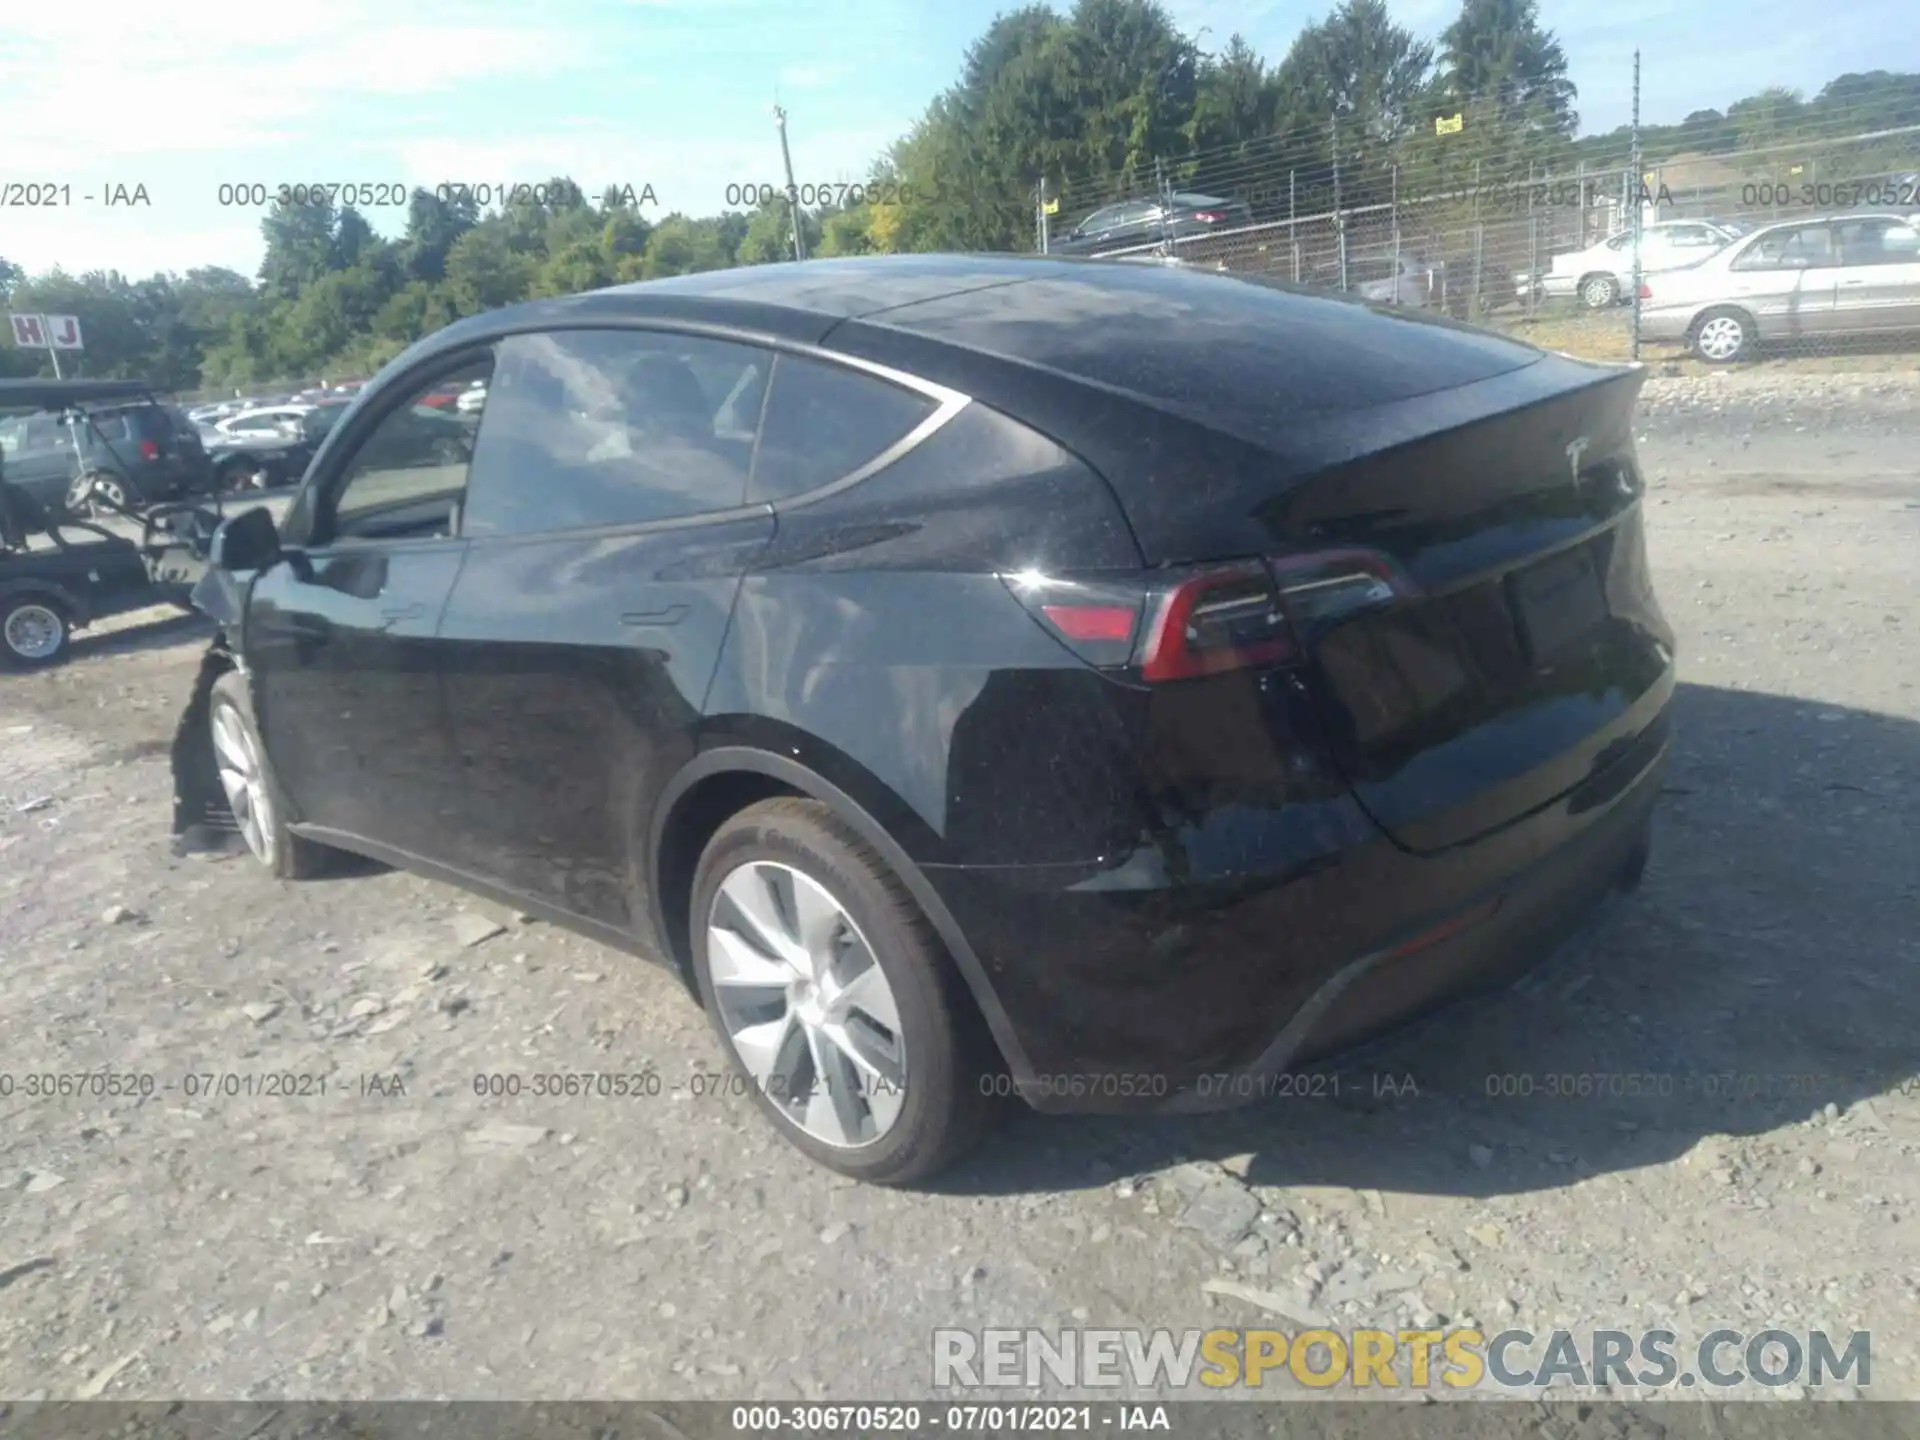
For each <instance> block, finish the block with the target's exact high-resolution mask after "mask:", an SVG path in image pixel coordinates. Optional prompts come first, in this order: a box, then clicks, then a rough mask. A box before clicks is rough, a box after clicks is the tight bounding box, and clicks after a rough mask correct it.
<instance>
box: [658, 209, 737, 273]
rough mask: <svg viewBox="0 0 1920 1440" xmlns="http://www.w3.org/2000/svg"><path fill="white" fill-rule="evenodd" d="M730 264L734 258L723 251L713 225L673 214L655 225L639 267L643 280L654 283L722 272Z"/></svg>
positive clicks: (718, 230)
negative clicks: (700, 272) (705, 273)
mask: <svg viewBox="0 0 1920 1440" xmlns="http://www.w3.org/2000/svg"><path fill="white" fill-rule="evenodd" d="M732 263H733V256H732V255H731V254H730V253H729V252H728V251H727V249H726V248H725V245H724V243H723V241H722V237H721V233H720V227H719V225H718V224H717V223H716V222H714V221H712V220H695V219H692V218H691V217H689V216H686V215H682V214H679V213H678V212H675V213H674V214H672V215H669V216H667V218H666V219H664V220H662V221H661V222H660V223H659V224H658V225H656V226H654V228H653V233H652V234H651V235H649V236H648V237H647V253H646V257H645V261H644V264H643V265H642V267H641V268H642V272H643V278H644V279H647V280H657V279H660V278H662V277H664V276H668V275H689V274H692V273H693V272H695V271H698V270H724V269H725V268H726V267H727V266H728V265H730V264H732Z"/></svg>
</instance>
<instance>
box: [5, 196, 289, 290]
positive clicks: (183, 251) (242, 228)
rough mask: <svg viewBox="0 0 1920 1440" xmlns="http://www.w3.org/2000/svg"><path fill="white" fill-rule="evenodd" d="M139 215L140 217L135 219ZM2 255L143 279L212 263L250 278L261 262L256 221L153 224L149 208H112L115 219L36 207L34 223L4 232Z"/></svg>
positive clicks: (32, 265)
mask: <svg viewBox="0 0 1920 1440" xmlns="http://www.w3.org/2000/svg"><path fill="white" fill-rule="evenodd" d="M134 217H140V218H134ZM5 243H6V249H5V252H4V253H5V254H6V258H7V259H9V260H11V261H13V262H14V263H15V264H17V265H21V266H24V267H25V268H26V270H27V272H28V273H29V274H35V275H37V274H40V273H41V272H43V271H47V270H51V269H53V268H55V267H56V266H57V267H59V268H60V269H62V270H65V271H67V272H68V273H69V274H73V275H79V274H84V273H85V272H87V271H89V270H118V271H120V272H122V273H123V274H125V275H126V276H127V277H128V278H129V279H135V280H138V279H144V278H145V277H146V276H148V275H151V274H153V273H154V272H155V271H156V270H171V271H175V272H177V273H184V272H185V271H188V270H197V269H199V268H201V267H202V266H209V265H217V266H223V267H225V268H227V269H230V270H238V271H239V272H240V273H241V274H242V275H246V276H249V277H251V276H252V275H253V273H254V271H256V270H257V269H259V267H260V256H261V252H262V249H263V247H262V244H261V240H260V226H259V224H258V222H257V221H240V222H236V223H233V224H227V225H212V226H203V227H195V228H187V229H179V228H174V227H170V226H156V225H154V224H153V222H152V219H151V216H150V212H149V214H148V215H146V216H142V212H140V211H137V210H126V211H119V212H116V218H114V219H111V220H109V219H106V218H104V217H97V216H90V215H85V214H81V215H75V214H74V213H73V212H69V211H58V210H45V211H41V212H39V217H38V218H37V220H36V223H34V224H32V225H20V226H16V227H14V228H13V229H11V230H9V231H8V233H7V235H6V241H5Z"/></svg>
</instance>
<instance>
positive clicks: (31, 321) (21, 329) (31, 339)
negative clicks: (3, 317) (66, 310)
mask: <svg viewBox="0 0 1920 1440" xmlns="http://www.w3.org/2000/svg"><path fill="white" fill-rule="evenodd" d="M7 318H8V319H9V320H11V321H12V322H13V343H14V344H15V345H17V346H19V347H20V348H21V349H22V350H45V349H46V348H47V317H46V316H44V315H9V316H8V317H7Z"/></svg>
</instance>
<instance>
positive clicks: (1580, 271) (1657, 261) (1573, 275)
mask: <svg viewBox="0 0 1920 1440" xmlns="http://www.w3.org/2000/svg"><path fill="white" fill-rule="evenodd" d="M1737 235H1738V230H1737V228H1736V227H1735V226H1733V225H1729V224H1727V223H1725V222H1724V221H1719V220H1659V221H1655V222H1654V223H1652V224H1650V225H1643V226H1641V227H1640V273H1641V274H1643V275H1646V274H1651V273H1655V272H1658V271H1662V270H1671V269H1674V268H1676V267H1678V266H1682V265H1691V264H1693V263H1694V262H1695V261H1697V260H1700V259H1703V258H1704V257H1706V256H1708V255H1711V254H1713V253H1714V252H1715V251H1716V250H1719V249H1721V248H1722V247H1723V246H1725V245H1726V244H1727V242H1728V241H1730V240H1733V239H1735V238H1736V236H1737ZM1513 279H1514V284H1515V286H1516V287H1517V288H1518V289H1519V291H1520V293H1521V294H1523V295H1524V294H1525V293H1526V291H1527V288H1528V286H1529V285H1531V286H1532V287H1533V288H1534V289H1535V290H1536V291H1537V293H1538V294H1539V295H1540V296H1541V298H1543V299H1547V300H1564V299H1568V298H1570V297H1574V296H1577V297H1578V298H1579V300H1580V303H1581V304H1582V305H1584V306H1586V307H1587V308H1588V309H1589V310H1604V309H1606V308H1607V307H1608V306H1609V305H1617V304H1619V303H1620V302H1621V301H1622V300H1627V299H1631V298H1632V296H1633V232H1632V231H1631V230H1622V231H1620V232H1619V233H1618V234H1616V235H1610V236H1608V237H1607V238H1606V239H1605V240H1602V241H1599V242H1598V243H1597V244H1593V245H1589V246H1587V248H1586V249H1584V250H1568V251H1564V252H1562V253H1561V254H1559V255H1556V256H1554V257H1553V261H1552V263H1551V265H1550V266H1549V267H1548V269H1547V270H1546V271H1545V272H1544V273H1541V274H1539V275H1535V276H1532V277H1529V276H1528V275H1527V274H1526V273H1525V272H1521V273H1518V274H1516V275H1515V276H1514V277H1513Z"/></svg>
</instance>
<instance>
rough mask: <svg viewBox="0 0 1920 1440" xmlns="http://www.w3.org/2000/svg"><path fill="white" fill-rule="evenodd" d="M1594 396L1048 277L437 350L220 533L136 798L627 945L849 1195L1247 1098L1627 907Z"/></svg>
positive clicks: (1627, 836)
mask: <svg viewBox="0 0 1920 1440" xmlns="http://www.w3.org/2000/svg"><path fill="white" fill-rule="evenodd" d="M1642 379H1643V372H1642V371H1641V370H1640V369H1639V368H1638V367H1630V366H1616V365H1600V364H1590V363H1587V362H1583V361H1579V360H1574V359H1571V358H1568V357H1564V356H1557V355H1552V354H1548V353H1546V352H1543V351H1541V350H1537V349H1534V348H1532V347H1531V346H1527V345H1524V344H1520V343H1517V342H1515V341H1512V340H1509V339H1505V338H1502V337H1500V336H1496V335H1492V334H1488V333H1486V332H1482V331H1477V330H1473V329H1469V328H1467V327H1465V326H1462V325H1457V324H1454V323H1453V322H1450V321H1447V320H1444V319H1438V318H1433V317H1431V316H1428V315H1421V314H1418V313H1406V312H1388V311H1385V310H1382V309H1377V308H1373V307H1368V306H1364V305H1361V304H1358V303H1355V302H1352V301H1350V300H1347V299H1344V298H1341V297H1339V296H1335V295H1326V294H1320V293H1315V292H1310V291H1304V290H1300V289H1296V288H1293V287H1289V286H1280V285H1274V284H1269V283H1264V282H1261V281H1259V280H1254V279H1248V278H1243V277H1235V276H1226V275H1217V274H1211V273H1207V272H1205V271H1203V270H1199V269H1196V268H1191V267H1168V266H1149V265H1113V264H1105V263H1102V262H1099V261H1078V260H1063V259H1049V258H1045V257H1032V258H1020V257H992V256H981V257H952V256H887V257H865V258H860V259H852V260H831V261H818V262H809V263H804V264H792V265H769V266H762V267H755V268H752V269H747V270H737V271H726V272H720V273H716V274H703V275H695V276H686V277H680V278H677V279H673V280H667V281H658V282H650V283H647V284H642V285H637V286H626V287H619V288H616V289H612V290H606V291H600V292H596V293H594V294H591V295H583V296H575V297H571V298H569V299H564V300H552V301H540V302H534V303H532V304H529V305H524V306H519V307H516V308H514V309H511V310H507V311H502V312H498V313H495V314H491V315H483V316H478V317H475V318H472V319H469V320H464V321H461V322H460V323H458V324H456V325H454V326H452V327H451V328H449V329H447V330H445V331H443V332H441V333H440V334H438V335H436V336H434V337H432V338H430V339H428V340H426V341H423V342H421V343H420V344H418V345H416V346H415V347H414V348H413V349H411V350H410V351H408V352H407V353H406V354H405V355H403V356H401V357H400V358H399V359H398V360H396V361H395V362H393V364H392V365H391V366H390V367H389V368H388V369H387V370H386V371H385V372H384V373H383V374H382V375H381V376H380V377H379V378H378V379H376V380H375V381H374V382H373V383H372V384H371V385H369V386H368V388H367V389H366V391H364V392H363V393H362V395H361V396H360V397H359V398H358V399H356V400H355V401H354V403H353V406H352V407H351V409H350V410H349V411H348V412H347V413H346V414H345V415H344V416H343V417H342V418H341V420H340V422H339V424H338V425H337V426H336V427H335V428H334V430H333V431H332V433H331V434H329V435H328V437H327V439H326V440H325V442H324V443H323V445H322V446H321V448H320V450H319V453H318V454H317V455H316V456H315V458H314V460H313V463H312V465H311V466H310V468H309V469H308V471H307V475H306V478H305V480H304V482H303V483H302V485H301V488H300V490H299V492H298V494H297V495H296V497H295V498H294V500H293V502H292V506H291V509H290V510H289V512H288V514H287V516H286V518H285V521H284V523H283V524H282V525H281V526H280V527H279V528H278V530H277V531H276V528H275V526H274V525H273V523H272V521H271V520H270V519H269V518H268V516H267V513H266V512H265V511H264V510H254V511H251V512H249V513H247V514H244V515H241V516H238V517H236V518H235V519H233V520H231V521H229V522H227V524H226V526H225V527H224V529H223V530H222V531H221V533H220V534H219V536H218V537H217V541H216V546H215V554H214V557H213V563H212V568H211V569H210V570H209V573H208V577H207V579H206V580H205V581H204V582H203V584H202V586H201V587H200V590H199V592H198V593H199V602H200V604H201V605H202V607H203V608H204V609H205V610H207V611H208V613H210V614H211V615H213V616H214V617H215V618H216V619H217V620H218V621H219V622H220V624H221V626H222V629H223V634H222V639H221V641H220V642H219V643H217V644H216V645H215V646H214V648H213V649H212V650H211V651H210V652H209V654H208V656H207V657H206V661H205V665H204V668H203V671H202V674H201V679H200V685H199V688H198V690H197V691H196V694H195V699H194V704H193V706H192V708H191V709H190V711H189V713H188V716H187V718H186V720H185V721H184V722H183V726H182V729H181V731H180V738H179V743H178V746H177V748H176V756H175V760H176V768H177V771H178V774H179V777H180V778H179V798H178V814H177V816H176V819H177V823H178V826H179V828H180V830H181V831H182V833H183V834H185V835H187V836H188V837H189V838H198V839H200V840H203V841H205V840H208V839H210V838H217V837H218V835H219V834H223V833H224V834H229V835H238V836H240V837H243V838H244V843H245V844H246V846H247V847H249V848H250V849H251V850H252V852H253V853H254V854H255V855H256V856H258V857H259V858H260V859H261V860H262V861H264V862H265V863H266V864H268V865H270V866H271V867H272V868H273V870H274V873H275V874H277V875H280V876H284V877H296V876H302V875H307V874H311V873H314V872H315V871H317V870H319V869H320V868H322V867H324V866H325V865H326V864H327V863H328V861H329V860H330V859H331V858H333V857H334V856H336V855H337V854H338V853H339V852H342V851H351V852H356V853H358V854H361V855H366V856H371V857H374V858H375V859H378V860H384V861H387V862H390V863H393V864H397V865H401V866H405V867H407V868H409V869H413V870H416V871H418V872H420V873H421V874H424V875H428V876H433V877H437V878H440V879H443V880H447V881H450V882H452V883H455V884H458V885H461V886H465V887H468V888H470V889H473V890H476V891H479V892H481V893H485V894H489V895H493V896H495V897H498V898H500V899H502V900H505V901H507V902H508V903H511V904H513V905H514V906H516V907H517V908H520V909H523V910H528V911H531V912H533V913H536V914H539V915H542V916H545V917H546V918H549V919H551V920H554V921H556V922H559V923H562V924H565V925H568V926H572V927H574V928H575V929H577V930H579V931H581V932H583V933H585V934H588V935H592V936H595V937H597V938H599V939H601V940H603V941H605V942H606V943H608V944H610V945H615V946H619V947H621V948H623V949H627V950H631V951H633V952H636V953H639V954H643V955H648V956H652V957H656V958H658V959H660V960H661V961H662V962H664V963H666V964H668V965H670V966H672V967H674V968H675V969H676V970H677V971H678V972H679V973H680V974H682V975H683V976H684V977H685V978H686V980H687V983H688V985H689V987H690V988H691V989H692V990H693V991H694V992H695V993H696V994H697V996H698V997H699V999H700V1002H701V1003H702V1005H703V1006H704V1008H705V1009H706V1011H707V1013H708V1014H709V1015H710V1016H711V1018H712V1022H713V1026H714V1030H715V1032H716V1035H717V1038H718V1041H719V1043H720V1044H721V1045H723V1046H724V1047H725V1049H726V1051H727V1053H728V1055H729V1056H730V1057H731V1060H732V1063H733V1064H734V1065H735V1066H736V1067H737V1071H738V1074H739V1075H740V1077H741V1079H742V1083H743V1087H744V1088H747V1089H749V1090H750V1092H751V1093H752V1094H753V1095H754V1096H755V1097H756V1100H757V1102H758V1104H759V1106H760V1108H761V1109H762V1110H763V1111H764V1112H765V1113H766V1115H767V1116H768V1117H769V1119H770V1120H771V1121H772V1123H773V1124H774V1125H775V1126H776V1127H777V1128H779V1129H780V1131H781V1132H782V1133H783V1134H784V1135H786V1136H787V1137H788V1138H789V1139H790V1140H791V1141H792V1142H793V1143H794V1144H795V1145H797V1146H798V1147H800V1148H801V1149H802V1150H804V1151H805V1152H806V1153H808V1154H809V1155H811V1156H813V1157H815V1158H816V1159H818V1160H820V1161H821V1162H822V1163H824V1164H827V1165H830V1166H832V1167H833V1168H835V1169H837V1170H840V1171H842V1172H843V1173H845V1174H849V1175H854V1176H858V1177H861V1178H863V1179H868V1180H874V1181H885V1182H901V1181H907V1180H912V1179H915V1178H917V1177H921V1176H925V1175H929V1174H931V1173H932V1172H933V1171H935V1170H937V1169H938V1168H940V1167H941V1166H942V1165H944V1164H945V1163H946V1162H948V1161H949V1160H951V1159H953V1158H954V1157H955V1156H956V1155H958V1154H959V1153H960V1152H961V1150H962V1149H964V1148H965V1146H966V1145H967V1144H968V1143H969V1142H970V1141H971V1140H972V1139H973V1138H974V1137H975V1136H977V1135H979V1134H980V1133H981V1131H982V1128H983V1126H984V1124H985V1122H986V1121H987V1119H988V1118H989V1117H990V1115H991V1114H992V1112H993V1110H994V1107H995V1102H996V1100H997V1098H998V1097H999V1096H1001V1095H1006V1094H1018V1095H1020V1096H1022V1097H1024V1098H1025V1099H1026V1100H1028V1101H1029V1102H1030V1103H1032V1104H1034V1105H1035V1106H1038V1107H1040V1108H1042V1109H1049V1110H1065V1109H1080V1110H1085V1109H1100V1110H1115V1109H1129V1108H1134V1109H1137V1108H1142V1107H1145V1108H1151V1109H1162V1110H1194V1109H1205V1108H1213V1107H1218V1106H1222V1105H1227V1104H1233V1103H1237V1102H1240V1101H1243V1100H1245V1099H1247V1098H1249V1097H1251V1096H1255V1095H1258V1094H1261V1093H1268V1092H1267V1091H1265V1090H1263V1083H1262V1082H1264V1081H1267V1080H1270V1079H1271V1078H1272V1077H1274V1076H1277V1075H1283V1074H1287V1073H1289V1067H1292V1066H1295V1065H1297V1064H1298V1063H1299V1062H1300V1061H1301V1060H1303V1059H1305V1058H1308V1057H1311V1056H1313V1055H1316V1054H1318V1053H1322V1052H1324V1051H1326V1050H1328V1049H1330V1048H1333V1047H1336V1046H1340V1045H1344V1044H1347V1043H1349V1042H1351V1041H1353V1040H1355V1039H1356V1038H1358V1037H1360V1036H1362V1035H1366V1034H1370V1033H1372V1032H1374V1031H1376V1030H1378V1029H1379V1028H1381V1027H1382V1026H1384V1025H1387V1024H1390V1023H1392V1022H1394V1021H1396V1020H1398V1019H1400V1018H1402V1017H1404V1016H1407V1015H1410V1014H1412V1013H1414V1012H1416V1011H1420V1010H1422V1009H1425V1008H1428V1007H1430V1006H1431V1005H1433V1004H1435V1003H1436V1002H1439V1001H1441V1000H1443V999H1446V998H1449V997H1451V996H1454V995H1457V994H1459V993H1462V992H1463V991H1464V990H1467V989H1470V988H1472V987H1475V986H1480V985H1486V984H1490V983H1493V982H1496V981H1498V980H1500V979H1502V978H1505V977H1509V976H1511V975H1513V974H1515V973H1517V972H1518V970H1519V969H1521V968H1523V967H1524V966H1526V965H1528V964H1530V963H1531V962H1532V961H1533V960H1535V959H1537V958H1539V957H1540V956H1541V955H1542V954H1544V953H1545V952H1546V951H1547V950H1548V949H1550V948H1551V947H1552V946H1553V945H1554V944H1555V943H1556V942H1557V941H1558V940H1559V939H1561V938H1562V937H1564V936H1565V935H1566V934H1568V933H1569V932H1570V931H1571V930H1572V929H1574V928H1575V927H1577V926H1579V925H1580V924H1582V923H1583V921H1584V919H1585V917H1586V916H1587V915H1588V914H1590V913H1591V912H1592V910H1593V909H1594V907H1595V906H1596V904H1597V903H1598V902H1599V901H1600V900H1601V899H1602V897H1604V896H1606V895H1607V894H1609V893H1610V892H1612V891H1614V890H1615V889H1618V888H1622V887H1626V886H1630V885H1631V884H1633V883H1634V881H1635V880H1636V879H1637V878H1638V876H1639V874H1640V872H1641V868H1642V866H1643V865H1644V864H1645V862H1646V857H1647V854H1648V847H1649V825H1650V817H1651V814H1652V811H1653V807H1654V804H1655V798H1656V796H1657V795H1658V793H1659V788H1660V775H1661V771H1662V768H1663V764H1664V761H1665V757H1666V753H1667V747H1668V727H1667V713H1668V702H1669V699H1670V697H1671V696H1672V693H1673V689H1674V670H1673V635H1672V632H1671V630H1670V629H1669V628H1668V626H1667V623H1666V621H1665V620H1664V619H1663V618H1662V615H1661V612H1660V607H1659V604H1658V602H1657V601H1656V599H1655V597H1654V593H1653V588H1652V584H1651V580H1650V578H1649V575H1648V570H1647V561H1646V551H1645V546H1644V544H1643V540H1642V528H1641V477H1640V471H1639V467H1638V465H1637V462H1636V459H1635V455H1634V442H1633V416H1634V408H1635V404H1636V400H1637V397H1638V394H1639V390H1640V386H1641V383H1642ZM478 381H485V382H486V389H485V395H486V399H485V402H484V405H483V406H482V407H480V408H479V409H478V410H477V411H474V412H471V413H469V414H467V415H464V416H463V417H462V418H463V420H465V421H467V422H469V423H468V424H467V425H466V426H465V427H462V426H458V425H456V426H454V427H453V428H451V429H450V428H449V426H448V421H447V418H446V417H445V416H444V415H441V414H439V413H438V411H437V409H436V407H434V406H432V405H429V404H427V403H426V401H427V400H428V399H430V398H433V397H439V396H445V395H447V394H450V393H461V392H463V391H467V390H469V389H470V388H471V387H472V386H473V385H474V383H475V382H478ZM422 412H427V413H430V414H433V415H434V416H435V417H436V420H435V423H428V420H427V418H426V414H423V413H422ZM236 843H237V842H236Z"/></svg>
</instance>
